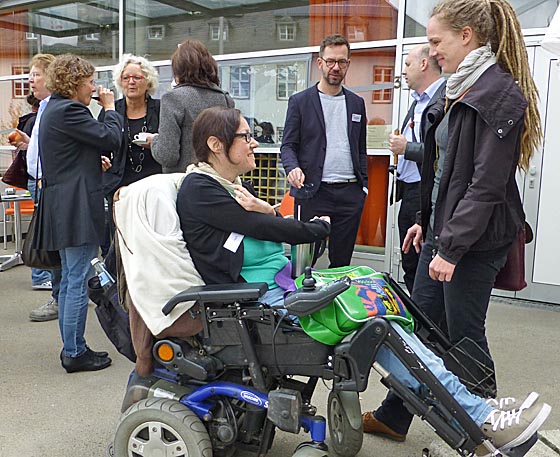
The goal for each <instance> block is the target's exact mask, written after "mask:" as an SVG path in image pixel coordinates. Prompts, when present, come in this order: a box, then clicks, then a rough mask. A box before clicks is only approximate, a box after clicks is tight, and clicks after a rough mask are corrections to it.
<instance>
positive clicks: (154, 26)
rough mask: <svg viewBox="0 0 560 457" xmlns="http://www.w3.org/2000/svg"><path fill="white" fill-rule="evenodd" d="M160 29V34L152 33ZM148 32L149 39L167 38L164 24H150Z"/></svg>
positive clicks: (147, 28)
mask: <svg viewBox="0 0 560 457" xmlns="http://www.w3.org/2000/svg"><path fill="white" fill-rule="evenodd" d="M158 29H159V30H160V31H161V34H160V35H152V33H153V32H154V31H155V30H158ZM146 33H147V35H148V40H163V39H164V38H165V25H163V24H156V25H148V26H147V27H146Z"/></svg>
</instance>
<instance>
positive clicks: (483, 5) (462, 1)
mask: <svg viewBox="0 0 560 457" xmlns="http://www.w3.org/2000/svg"><path fill="white" fill-rule="evenodd" d="M431 15H432V16H435V15H438V18H439V19H441V20H443V21H445V22H446V23H447V24H448V25H449V27H450V28H451V29H453V30H455V31H460V30H462V29H463V28H464V27H467V26H469V27H471V28H472V29H473V31H474V33H475V34H476V36H477V38H478V39H479V40H480V43H479V44H480V46H484V45H485V44H486V43H490V44H491V46H492V51H494V52H495V53H496V58H497V60H498V64H499V65H500V67H502V69H503V70H505V71H507V72H509V73H510V74H511V75H512V76H513V78H514V79H515V80H516V81H517V83H518V84H519V88H520V89H521V91H522V92H523V95H525V98H526V99H527V103H528V106H527V110H526V113H525V120H524V127H523V132H522V134H521V154H520V156H519V163H518V165H519V167H520V168H522V169H524V170H527V169H528V167H529V161H530V159H531V157H532V156H533V153H534V152H535V149H537V148H538V147H539V145H540V144H541V141H542V128H541V119H540V116H539V112H538V109H537V101H538V97H539V94H538V91H537V88H536V86H535V82H534V81H533V78H532V76H531V73H530V71H529V68H530V67H529V60H528V57H527V50H526V49H525V45H524V41H523V34H522V32H521V25H520V24H519V20H518V19H517V15H516V14H515V11H514V9H513V8H512V6H511V5H510V4H509V3H508V2H507V0H484V1H481V0H443V1H441V2H440V3H439V4H437V5H436V6H435V8H434V9H433V11H432V14H431Z"/></svg>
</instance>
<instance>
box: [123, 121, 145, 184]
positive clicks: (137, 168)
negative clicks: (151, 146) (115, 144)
mask: <svg viewBox="0 0 560 457" xmlns="http://www.w3.org/2000/svg"><path fill="white" fill-rule="evenodd" d="M143 121H144V125H143V126H142V129H141V132H147V131H148V129H147V127H146V116H144V118H143ZM126 130H127V133H128V160H129V162H130V165H131V168H132V171H133V172H134V173H140V172H141V171H142V168H143V165H142V162H144V158H145V157H146V154H145V152H144V150H145V149H144V148H143V147H142V146H140V154H138V163H137V164H135V163H134V158H133V155H132V144H133V143H132V134H131V133H130V123H129V121H128V117H127V118H126Z"/></svg>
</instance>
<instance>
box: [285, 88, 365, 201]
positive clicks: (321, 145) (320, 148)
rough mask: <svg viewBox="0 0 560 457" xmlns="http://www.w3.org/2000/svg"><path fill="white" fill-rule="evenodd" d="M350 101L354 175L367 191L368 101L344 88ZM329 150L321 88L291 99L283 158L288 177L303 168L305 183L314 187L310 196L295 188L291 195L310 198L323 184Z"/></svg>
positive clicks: (311, 89)
mask: <svg viewBox="0 0 560 457" xmlns="http://www.w3.org/2000/svg"><path fill="white" fill-rule="evenodd" d="M342 91H343V92H344V95H345V97H346V111H347V114H348V118H347V120H346V121H347V123H348V141H349V143H350V152H351V154H352V164H353V165H354V173H355V175H356V178H357V179H358V182H359V183H360V185H361V186H362V187H367V185H368V178H367V165H366V159H367V156H366V125H367V117H366V106H365V103H364V100H363V99H362V98H361V97H360V96H358V95H356V94H355V93H353V92H351V91H349V90H348V89H346V88H344V87H343V88H342ZM326 150H327V134H326V131H325V119H324V116H323V108H322V107H321V100H320V98H319V90H318V89H317V84H316V85H314V86H313V87H310V88H309V89H306V90H304V91H302V92H299V93H297V94H295V95H292V96H291V97H290V100H289V101H288V112H287V113H286V123H285V125H284V134H283V137H282V146H281V147H280V155H281V158H282V164H283V166H284V169H285V170H286V174H288V173H290V171H292V170H293V169H294V168H296V167H300V168H301V169H302V171H303V172H304V173H305V183H306V184H309V183H312V184H313V187H312V188H311V189H310V190H309V192H305V193H304V192H302V190H301V189H296V188H295V187H292V188H291V189H290V194H291V195H293V196H294V197H296V198H310V197H311V196H313V194H314V193H315V192H317V189H319V186H320V184H321V178H322V176H323V164H324V162H325V153H326Z"/></svg>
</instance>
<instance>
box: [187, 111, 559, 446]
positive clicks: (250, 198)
mask: <svg viewBox="0 0 560 457" xmlns="http://www.w3.org/2000/svg"><path fill="white" fill-rule="evenodd" d="M258 145H259V144H258V142H257V141H256V140H255V139H254V138H253V137H252V136H251V131H250V128H249V125H248V124H247V121H246V120H245V118H244V117H243V116H242V115H241V113H240V111H239V110H237V109H232V108H222V107H214V108H209V109H206V110H204V111H203V112H202V113H201V114H200V115H199V116H198V118H197V120H196V121H195V123H194V126H193V147H194V152H195V156H196V159H197V160H198V161H199V163H198V164H196V165H191V166H190V167H189V169H188V170H187V177H186V178H185V179H184V181H183V183H182V186H181V188H180V190H179V192H178V195H177V211H178V214H179V219H180V222H181V229H182V231H183V235H184V239H185V240H187V241H188V242H187V247H188V250H189V252H190V255H191V257H192V259H193V261H194V264H195V266H196V268H197V269H198V271H199V272H200V274H201V276H202V278H203V280H204V281H205V282H206V283H207V284H223V283H231V282H266V283H267V284H268V286H269V292H267V294H266V295H265V296H264V297H263V298H262V301H263V302H264V303H267V304H269V305H272V306H276V305H281V304H282V302H283V296H284V289H283V288H281V287H280V286H279V285H278V281H279V280H278V278H279V276H278V275H279V273H280V272H281V271H282V270H283V269H284V268H286V265H289V263H288V259H287V258H286V257H285V256H284V254H283V252H284V250H283V247H282V244H281V243H282V242H287V243H290V244H299V243H307V242H310V241H316V240H320V239H322V238H324V237H326V236H327V235H328V233H329V220H328V218H325V217H323V218H318V219H314V220H312V221H309V222H300V221H296V220H292V219H284V218H282V217H280V215H279V214H277V213H276V212H275V211H274V209H273V208H272V207H271V206H270V205H269V204H268V203H266V202H264V201H263V200H260V199H259V198H257V197H256V196H255V194H254V192H253V191H252V190H251V189H250V188H248V187H243V186H242V185H241V182H240V178H239V176H240V175H243V174H245V173H248V172H250V171H252V170H253V169H254V168H255V166H256V164H255V157H254V150H255V149H256V148H257V147H258ZM280 282H281V281H280ZM391 329H392V330H394V331H395V332H396V333H397V334H398V335H399V336H400V337H401V338H402V340H404V342H405V343H406V345H408V347H409V348H411V349H412V350H413V351H414V353H415V354H416V355H417V357H418V358H419V359H420V361H421V362H422V363H423V364H424V365H425V366H427V367H428V368H429V370H430V371H431V372H432V373H433V375H434V376H435V377H436V378H437V379H438V380H439V381H440V383H441V384H442V385H443V386H444V387H445V389H447V391H449V392H450V393H451V395H452V396H453V397H454V398H455V400H456V401H457V402H458V403H459V404H460V406H462V407H463V409H464V410H465V412H466V413H467V414H468V415H469V416H470V418H471V419H472V420H473V421H474V422H475V423H476V424H477V426H479V427H480V428H481V430H482V432H483V434H484V435H485V436H486V437H488V438H489V439H490V440H491V441H492V442H493V444H494V446H495V447H496V448H498V449H499V450H500V451H502V452H503V451H508V450H509V449H512V448H517V447H519V446H521V445H523V444H524V443H525V442H527V441H528V440H530V439H531V438H533V435H534V434H535V432H536V431H537V430H538V429H539V428H540V427H541V425H542V424H543V423H544V421H545V420H546V418H547V417H548V415H549V413H550V410H551V408H550V406H549V405H548V404H546V403H542V402H540V401H536V400H537V398H538V395H537V394H536V393H532V394H530V395H529V396H528V397H527V398H526V399H520V400H516V401H514V402H509V403H507V402H505V404H503V402H499V401H496V400H494V401H493V403H492V405H490V404H489V403H488V402H487V401H485V400H484V399H483V398H480V397H478V396H476V395H473V394H471V393H470V392H469V391H468V390H467V388H466V387H465V386H464V385H463V384H462V383H461V382H460V380H459V379H458V378H457V377H456V376H455V375H454V374H452V373H451V372H449V371H448V370H447V369H446V368H445V366H444V364H443V362H442V360H441V359H440V358H439V357H437V356H436V355H434V353H432V352H431V351H430V350H429V349H428V348H427V347H426V346H425V345H424V344H423V343H422V342H421V341H420V340H419V339H418V338H417V337H416V335H415V334H414V333H407V331H405V330H404V329H403V328H401V327H400V325H398V324H397V323H395V322H394V321H392V322H391ZM376 361H377V362H379V364H381V365H382V366H383V367H384V368H385V370H387V371H389V372H390V373H392V374H393V375H394V376H395V377H396V378H397V379H399V380H400V381H401V382H402V383H403V384H404V385H405V386H406V387H408V388H409V389H412V390H419V388H420V384H419V382H418V381H417V380H416V378H414V377H413V376H412V375H411V374H410V372H409V370H408V369H407V368H406V367H405V366H404V365H403V364H402V363H401V362H400V360H399V359H397V357H396V356H395V355H394V354H393V353H392V352H391V351H390V350H389V349H387V348H385V347H384V346H381V347H380V349H379V351H378V353H377V356H376ZM476 454H477V455H490V453H489V451H488V450H487V449H486V448H485V447H484V448H483V447H482V446H481V447H480V448H479V449H477V452H476Z"/></svg>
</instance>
